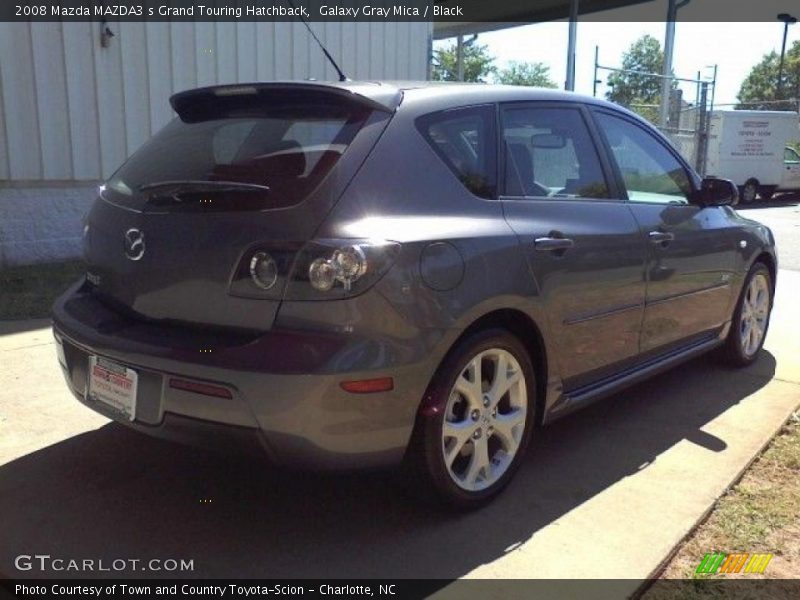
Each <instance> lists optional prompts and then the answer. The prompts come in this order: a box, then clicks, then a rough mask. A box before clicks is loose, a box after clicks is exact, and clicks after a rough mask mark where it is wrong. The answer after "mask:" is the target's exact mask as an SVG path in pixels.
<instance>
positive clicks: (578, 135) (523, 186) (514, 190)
mask: <svg viewBox="0 0 800 600" xmlns="http://www.w3.org/2000/svg"><path fill="white" fill-rule="evenodd" d="M503 143H504V145H505V157H506V160H505V174H506V189H505V194H506V195H507V196H533V197H550V198H608V197H609V193H608V186H607V185H606V180H605V177H604V175H603V169H602V168H601V166H600V158H599V157H598V155H597V150H596V148H595V146H594V143H593V142H592V138H591V135H590V133H589V130H588V129H587V127H586V123H585V122H584V120H583V117H582V116H581V112H580V110H579V109H576V108H548V107H541V108H537V107H531V106H523V107H506V108H505V109H504V111H503Z"/></svg>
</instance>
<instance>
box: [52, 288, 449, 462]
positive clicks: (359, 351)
mask: <svg viewBox="0 0 800 600" xmlns="http://www.w3.org/2000/svg"><path fill="white" fill-rule="evenodd" d="M53 329H54V333H55V336H56V339H57V342H58V343H59V344H61V345H62V348H63V353H62V354H61V356H63V359H64V362H63V363H62V369H63V371H64V375H65V377H66V380H67V383H68V385H69V387H70V389H71V391H72V392H73V394H74V395H75V396H76V397H77V398H78V399H79V400H80V401H81V402H83V403H84V404H86V405H87V406H89V407H90V408H92V409H93V410H95V411H97V412H99V413H101V414H103V415H105V416H107V417H109V418H111V419H114V420H117V421H119V422H120V423H122V424H124V425H126V426H128V427H132V428H133V429H136V430H137V431H140V432H143V433H146V434H149V435H153V436H156V437H161V438H165V439H170V440H174V441H179V442H184V443H191V444H199V445H203V446H210V447H224V448H229V447H234V448H237V449H238V448H242V449H245V450H250V449H252V448H257V447H259V446H260V447H261V448H262V449H264V450H266V452H267V454H268V455H269V457H270V459H271V460H273V461H274V462H276V463H278V464H281V465H287V466H297V467H303V468H313V469H350V468H372V467H381V466H388V465H392V464H396V463H398V462H400V461H401V460H402V457H403V454H404V452H405V448H406V446H407V444H408V440H409V438H410V436H411V431H412V428H413V425H414V420H415V417H416V411H417V407H418V406H419V402H420V400H421V398H422V396H423V394H424V391H425V388H426V386H427V382H428V380H429V377H430V374H431V373H432V369H433V368H435V365H436V364H437V363H438V361H435V360H433V361H432V360H431V359H430V358H429V357H418V356H413V355H414V353H413V352H411V353H409V352H405V354H404V356H406V357H407V358H411V359H412V360H410V361H408V362H407V363H405V364H397V360H395V359H396V357H397V356H398V355H400V354H403V353H402V352H399V351H395V352H392V351H388V352H379V353H378V354H374V351H375V343H376V342H375V341H374V340H372V341H370V340H362V339H359V338H357V337H355V336H353V335H352V334H346V333H343V334H340V335H332V334H330V333H323V334H314V333H311V332H303V331H285V330H284V331H274V332H269V333H266V334H263V335H259V336H256V337H253V336H250V337H248V336H243V335H238V334H237V335H231V334H219V333H207V332H203V333H197V332H187V331H184V330H182V329H180V328H175V327H170V326H165V325H154V324H151V323H142V322H137V321H132V320H130V319H127V318H126V317H124V316H122V315H120V314H118V313H116V312H115V311H113V310H111V309H109V308H108V307H107V306H105V305H104V304H103V303H101V302H99V301H98V300H97V299H95V298H94V297H93V296H92V294H90V293H88V292H86V291H85V290H83V288H81V286H79V285H76V286H74V287H73V288H71V289H70V290H69V291H68V292H67V293H66V294H65V295H64V296H62V297H61V298H60V299H59V300H58V301H57V302H56V304H55V306H54V308H53ZM404 350H407V348H404ZM90 355H99V356H104V357H107V358H110V359H112V360H116V361H118V362H120V363H123V364H125V365H127V366H129V367H131V368H133V369H136V370H137V372H138V374H139V390H138V394H137V407H136V417H135V420H134V421H129V420H128V419H127V418H125V417H124V416H123V415H121V414H119V413H116V412H114V409H112V408H110V407H107V406H106V405H104V404H102V403H99V402H96V401H94V400H91V399H88V398H87V394H86V391H87V377H88V362H89V356H90ZM353 356H361V357H364V356H366V357H368V358H369V361H368V363H369V366H370V368H369V369H368V370H364V369H354V370H348V369H341V368H338V367H341V365H353V364H356V363H357V361H353V360H348V357H353ZM391 357H394V358H392V360H391V364H388V363H389V362H390V358H391ZM382 360H383V361H384V363H387V364H382V362H381V361H382ZM429 363H432V364H433V365H434V366H433V367H429V366H428V364H429ZM387 376H389V377H392V378H393V379H394V389H393V390H392V391H389V392H381V393H374V394H352V393H348V392H346V391H344V390H343V389H341V387H340V384H341V382H342V381H346V380H354V379H368V378H377V377H387ZM172 377H180V378H182V379H189V380H192V381H197V382H202V383H211V384H214V385H217V386H222V387H224V388H226V389H227V390H229V391H230V395H231V396H232V397H231V398H219V397H213V396H206V395H203V394H199V393H196V392H190V391H185V390H182V389H175V388H173V387H171V386H170V379H171V378H172Z"/></svg>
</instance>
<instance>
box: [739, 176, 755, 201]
mask: <svg viewBox="0 0 800 600" xmlns="http://www.w3.org/2000/svg"><path fill="white" fill-rule="evenodd" d="M757 194H758V181H756V180H755V179H750V180H748V181H747V182H745V184H744V185H743V186H742V187H741V188H740V189H739V202H740V203H741V204H752V203H753V202H755V201H756V195H757Z"/></svg>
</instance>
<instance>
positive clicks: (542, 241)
mask: <svg viewBox="0 0 800 600" xmlns="http://www.w3.org/2000/svg"><path fill="white" fill-rule="evenodd" d="M574 245H575V242H573V241H572V240H571V239H569V238H561V237H540V238H536V239H535V240H534V241H533V247H534V248H535V249H536V250H538V251H539V252H553V251H556V250H569V249H570V248H572V247H573V246H574Z"/></svg>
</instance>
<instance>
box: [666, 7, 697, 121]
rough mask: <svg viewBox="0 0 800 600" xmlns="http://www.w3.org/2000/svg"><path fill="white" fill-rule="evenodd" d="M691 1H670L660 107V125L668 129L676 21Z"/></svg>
mask: <svg viewBox="0 0 800 600" xmlns="http://www.w3.org/2000/svg"><path fill="white" fill-rule="evenodd" d="M689 1H690V0H681V2H678V0H668V2H667V22H666V25H667V30H666V32H665V33H664V64H663V65H662V68H661V74H662V75H663V79H662V80H661V105H660V107H659V119H658V121H659V125H661V127H666V126H667V122H668V121H669V97H670V93H671V92H672V79H670V78H671V77H672V53H673V51H674V46H675V21H677V20H678V9H679V8H683V7H684V6H686V5H687V4H689Z"/></svg>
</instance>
